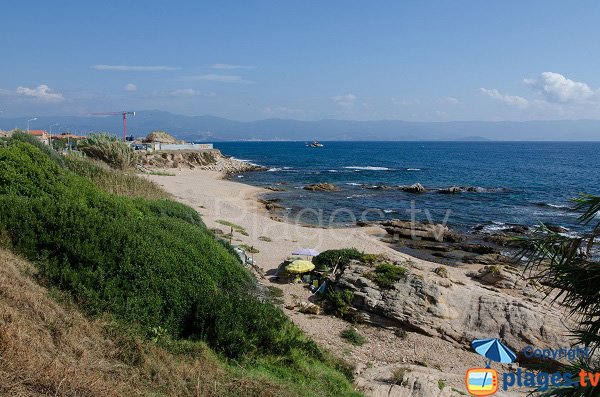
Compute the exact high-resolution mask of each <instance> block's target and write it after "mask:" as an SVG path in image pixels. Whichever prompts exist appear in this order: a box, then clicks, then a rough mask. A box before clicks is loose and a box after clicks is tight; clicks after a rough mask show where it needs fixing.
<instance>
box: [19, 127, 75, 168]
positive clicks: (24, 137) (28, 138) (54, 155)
mask: <svg viewBox="0 0 600 397" xmlns="http://www.w3.org/2000/svg"><path fill="white" fill-rule="evenodd" d="M11 139H12V140H15V141H20V142H24V143H28V144H30V145H32V146H33V147H36V148H38V149H39V150H41V151H42V152H43V153H45V154H46V155H47V156H48V157H50V159H51V160H52V161H54V162H55V163H56V164H58V165H64V163H63V157H62V156H61V155H60V154H59V153H58V152H57V151H56V150H54V149H53V148H51V147H50V146H48V145H44V144H43V143H42V142H41V141H40V140H39V139H37V138H36V137H34V136H33V135H29V134H27V133H25V132H22V131H20V130H19V131H17V132H15V133H14V134H13V135H12V137H11Z"/></svg>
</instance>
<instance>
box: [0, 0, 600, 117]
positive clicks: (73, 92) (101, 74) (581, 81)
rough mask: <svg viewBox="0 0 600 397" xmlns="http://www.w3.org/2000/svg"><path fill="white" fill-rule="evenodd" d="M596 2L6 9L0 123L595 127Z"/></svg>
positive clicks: (24, 5) (599, 94)
mask: <svg viewBox="0 0 600 397" xmlns="http://www.w3.org/2000/svg"><path fill="white" fill-rule="evenodd" d="M598 20H600V2H598V1H577V2H566V1H460V0H455V1H416V0H415V1H351V0H350V1H349V0H345V1H334V0H329V1H311V0H303V1H285V0H279V1H219V2H217V1H214V2H206V1H175V0H174V1H169V2H167V1H160V2H159V1H144V2H141V1H140V2H133V1H123V0H122V1H111V0H103V1H77V2H76V1H60V0H59V1H52V2H48V1H26V0H22V1H11V0H7V1H6V2H3V4H2V6H0V48H1V49H2V56H1V61H0V112H1V113H0V117H12V116H22V115H85V114H88V113H91V112H102V111H119V110H138V111H139V110H147V109H160V110H166V111H171V112H174V113H181V114H187V115H204V114H212V115H216V116H222V117H227V118H232V119H237V120H256V119H262V118H271V117H278V118H294V119H302V120H318V119H322V118H340V119H354V120H377V119H403V120H411V121H447V120H532V119H577V118H599V115H600V113H599V110H600V74H599V73H598V71H599V70H600V40H598V38H599V37H600V24H599V23H598Z"/></svg>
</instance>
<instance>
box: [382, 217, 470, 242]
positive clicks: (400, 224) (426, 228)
mask: <svg viewBox="0 0 600 397" xmlns="http://www.w3.org/2000/svg"><path fill="white" fill-rule="evenodd" d="M380 224H381V226H382V227H383V228H384V229H385V231H386V232H387V233H388V234H391V235H392V236H394V237H397V238H408V239H422V240H428V241H448V242H459V241H462V239H463V238H462V236H461V235H460V234H459V233H456V232H454V231H452V230H450V229H449V228H448V226H444V225H441V224H438V223H421V222H416V221H414V222H412V221H401V220H398V219H394V220H391V221H384V222H381V223H380Z"/></svg>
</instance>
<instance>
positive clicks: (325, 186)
mask: <svg viewBox="0 0 600 397" xmlns="http://www.w3.org/2000/svg"><path fill="white" fill-rule="evenodd" d="M303 189H305V190H312V191H334V190H339V189H338V188H337V186H335V185H334V184H331V183H313V184H311V185H307V186H304V187H303Z"/></svg>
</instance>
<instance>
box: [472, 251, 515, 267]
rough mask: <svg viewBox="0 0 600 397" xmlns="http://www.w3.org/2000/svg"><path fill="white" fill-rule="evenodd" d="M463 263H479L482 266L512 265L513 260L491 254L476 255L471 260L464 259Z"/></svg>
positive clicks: (497, 254)
mask: <svg viewBox="0 0 600 397" xmlns="http://www.w3.org/2000/svg"><path fill="white" fill-rule="evenodd" d="M463 262H465V263H480V264H482V265H499V264H500V265H503V264H505V265H512V264H513V260H511V258H509V257H508V256H505V255H502V254H499V253H492V254H483V255H477V256H474V257H471V258H466V259H465V260H464V261H463Z"/></svg>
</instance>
